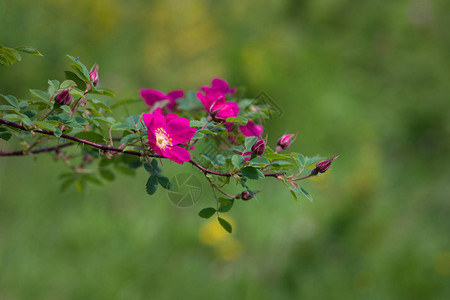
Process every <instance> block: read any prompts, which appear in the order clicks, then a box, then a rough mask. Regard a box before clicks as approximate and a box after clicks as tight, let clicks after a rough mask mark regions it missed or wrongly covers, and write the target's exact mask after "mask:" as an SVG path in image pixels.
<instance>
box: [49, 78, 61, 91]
mask: <svg viewBox="0 0 450 300" xmlns="http://www.w3.org/2000/svg"><path fill="white" fill-rule="evenodd" d="M48 85H49V87H50V89H52V90H53V92H54V91H56V90H57V89H58V88H59V81H58V80H50V79H49V80H48Z"/></svg>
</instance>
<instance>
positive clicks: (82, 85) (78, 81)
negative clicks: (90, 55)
mask: <svg viewBox="0 0 450 300" xmlns="http://www.w3.org/2000/svg"><path fill="white" fill-rule="evenodd" d="M64 74H65V76H66V79H67V80H71V81H73V82H75V84H76V85H77V87H78V88H79V89H81V90H86V82H84V81H83V79H81V78H80V77H78V75H77V74H75V73H74V72H72V71H64Z"/></svg>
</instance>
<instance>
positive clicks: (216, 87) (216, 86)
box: [202, 78, 236, 95]
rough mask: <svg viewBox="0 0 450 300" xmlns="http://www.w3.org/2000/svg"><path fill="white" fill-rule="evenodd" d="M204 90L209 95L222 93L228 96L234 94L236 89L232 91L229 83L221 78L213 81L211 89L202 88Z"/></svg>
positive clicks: (207, 87)
mask: <svg viewBox="0 0 450 300" xmlns="http://www.w3.org/2000/svg"><path fill="white" fill-rule="evenodd" d="M202 90H203V91H204V92H206V93H207V94H208V93H211V92H220V93H222V94H224V95H226V94H234V92H235V91H236V88H232V89H230V86H229V85H228V82H226V81H225V80H223V79H220V78H214V79H213V80H212V81H211V87H209V86H206V85H204V86H202Z"/></svg>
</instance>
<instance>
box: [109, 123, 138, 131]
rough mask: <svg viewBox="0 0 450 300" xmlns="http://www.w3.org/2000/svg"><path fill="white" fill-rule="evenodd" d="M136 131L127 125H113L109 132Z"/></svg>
mask: <svg viewBox="0 0 450 300" xmlns="http://www.w3.org/2000/svg"><path fill="white" fill-rule="evenodd" d="M131 129H136V128H134V127H133V126H131V125H130V124H128V123H115V124H113V125H112V126H111V130H131Z"/></svg>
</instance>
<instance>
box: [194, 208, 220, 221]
mask: <svg viewBox="0 0 450 300" xmlns="http://www.w3.org/2000/svg"><path fill="white" fill-rule="evenodd" d="M215 213H216V209H215V208H213V207H207V208H204V209H202V210H201V211H200V212H199V213H198V215H199V216H200V217H202V218H205V219H209V218H211V217H212V216H213V215H214V214H215Z"/></svg>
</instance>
